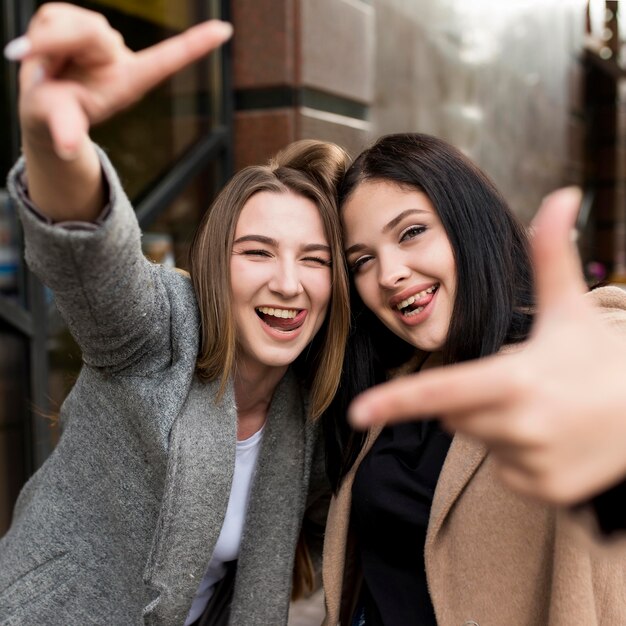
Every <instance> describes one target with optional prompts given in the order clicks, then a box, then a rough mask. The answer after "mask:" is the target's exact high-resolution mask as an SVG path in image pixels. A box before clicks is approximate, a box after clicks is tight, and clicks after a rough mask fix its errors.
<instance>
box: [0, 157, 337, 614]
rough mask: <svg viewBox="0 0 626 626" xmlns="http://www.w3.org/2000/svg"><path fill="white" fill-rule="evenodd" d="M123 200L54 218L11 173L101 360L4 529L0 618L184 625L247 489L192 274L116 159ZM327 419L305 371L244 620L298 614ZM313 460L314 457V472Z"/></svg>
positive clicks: (283, 414)
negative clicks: (145, 214) (151, 248)
mask: <svg viewBox="0 0 626 626" xmlns="http://www.w3.org/2000/svg"><path fill="white" fill-rule="evenodd" d="M102 161H103V168H104V172H105V176H106V178H107V180H108V181H109V186H110V192H111V204H110V212H109V213H108V215H107V216H106V218H105V219H104V220H103V221H102V223H101V224H100V226H99V227H97V228H94V229H93V230H84V229H82V230H81V229H71V228H60V227H59V226H52V225H49V224H46V223H45V221H44V220H42V219H41V218H40V217H38V216H37V215H36V214H35V213H34V212H33V211H31V210H29V208H28V207H27V206H25V202H24V199H25V198H24V192H23V189H22V188H21V186H20V180H21V178H20V177H21V173H22V171H23V164H22V163H18V165H17V166H16V167H15V168H14V170H13V172H12V173H11V175H10V177H9V190H10V192H11V193H12V195H13V197H14V198H15V199H16V200H17V203H18V205H19V210H20V213H21V218H22V223H23V227H24V232H25V237H26V258H27V261H28V263H29V265H30V267H31V268H32V269H33V271H35V272H36V273H37V274H38V275H39V276H40V277H41V279H42V280H43V281H44V282H45V283H46V284H47V285H48V286H49V287H50V288H51V289H52V290H53V292H54V294H55V298H56V302H57V305H58V307H59V310H60V311H61V313H62V314H63V316H64V317H65V319H66V321H67V323H68V325H69V328H70V330H71V332H72V334H73V336H74V337H75V338H76V340H77V341H78V343H79V345H80V346H81V349H82V353H83V361H84V364H83V368H82V371H81V374H80V376H79V378H78V380H77V382H76V384H75V385H74V387H73V389H72V391H71V392H70V394H69V396H68V398H67V399H66V401H65V403H64V405H63V407H62V409H61V420H62V428H63V432H62V436H61V438H60V441H59V444H58V446H57V447H56V449H55V450H54V452H53V453H52V455H51V456H50V458H49V459H48V460H47V461H46V463H45V464H44V465H43V467H42V468H41V469H40V470H39V471H38V472H37V473H36V474H35V475H34V476H33V477H32V478H31V479H30V481H29V482H28V483H27V484H26V486H25V487H24V489H23V491H22V493H21V495H20V497H19V499H18V502H17V505H16V507H15V512H14V517H13V522H12V525H11V528H10V530H9V531H8V533H7V534H6V535H5V536H4V537H3V538H2V540H1V541H0V624H2V625H4V626H8V625H11V626H13V625H18V624H19V625H20V626H22V625H24V626H29V625H37V626H40V625H42V624H45V625H46V626H53V625H56V624H58V625H59V626H61V625H62V626H72V625H80V626H83V625H85V624H107V625H114V626H126V625H132V624H151V625H164V626H165V625H167V626H170V625H174V624H182V623H183V622H184V620H185V618H186V616H187V613H188V611H189V608H190V606H191V602H192V599H193V597H194V594H195V592H196V590H197V587H198V585H199V583H200V581H201V579H202V576H203V574H204V572H205V568H206V566H207V564H208V562H209V560H210V558H211V554H212V552H213V549H214V546H215V543H216V541H217V538H218V535H219V533H220V530H221V527H222V522H223V519H224V514H225V512H226V505H227V503H228V498H229V494H230V486H231V481H232V477H233V469H234V462H235V442H236V421H237V413H236V407H235V402H234V396H233V391H232V388H231V389H229V390H228V392H227V393H226V395H225V397H224V399H223V401H222V402H216V400H215V391H216V384H214V383H208V384H204V383H202V382H200V381H199V380H198V379H197V377H196V376H194V368H195V361H196V356H197V353H198V341H199V334H198V327H199V318H198V309H197V305H196V301H195V297H194V292H193V289H192V287H191V283H190V282H189V280H188V279H187V278H185V277H184V276H181V275H179V274H178V273H176V272H173V271H169V270H167V269H165V268H163V267H161V266H157V265H153V264H151V263H149V262H148V261H146V259H145V258H144V257H143V256H142V254H141V249H140V232H139V227H138V225H137V221H136V219H135V215H134V212H133V210H132V208H131V206H130V204H129V202H128V199H127V198H126V196H125V195H124V192H123V190H122V188H121V186H120V183H119V181H118V179H117V176H116V174H115V172H114V170H113V168H112V166H111V165H110V163H109V162H108V160H107V159H106V157H104V156H102ZM316 431H317V429H316V427H315V425H314V424H312V423H311V422H310V421H308V420H307V419H306V399H305V395H304V393H303V391H302V389H301V388H300V385H299V384H298V382H297V381H296V379H295V376H294V375H293V374H292V373H290V372H288V373H287V375H286V376H285V377H284V378H283V380H282V381H281V383H280V384H279V387H278V388H277V390H276V392H275V394H274V397H273V400H272V404H271V407H270V411H269V415H268V419H267V423H266V427H265V432H264V435H263V442H262V447H261V451H260V455H259V461H258V467H257V472H256V476H255V478H254V484H253V488H252V493H251V498H250V503H249V509H248V518H247V521H246V524H245V528H244V534H243V538H242V544H241V552H240V557H239V560H238V567H237V575H236V581H235V589H234V598H233V604H232V610H231V619H230V623H231V624H241V625H246V626H254V625H258V626H273V625H279V624H285V623H286V622H287V613H288V606H289V597H290V592H291V585H292V571H293V562H294V550H295V545H296V542H297V538H298V535H299V532H300V529H301V525H302V519H303V516H304V515H305V510H307V511H308V512H310V513H311V515H310V524H309V523H307V528H311V529H319V526H320V525H321V524H322V523H323V520H324V517H325V506H324V503H325V501H326V497H327V490H326V484H325V480H324V472H323V464H322V462H321V454H319V449H318V446H317V440H318V437H317V432H316ZM312 468H313V469H312Z"/></svg>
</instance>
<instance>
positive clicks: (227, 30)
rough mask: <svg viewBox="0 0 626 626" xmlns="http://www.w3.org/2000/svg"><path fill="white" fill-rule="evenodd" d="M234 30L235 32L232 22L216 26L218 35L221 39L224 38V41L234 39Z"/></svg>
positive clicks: (220, 22) (219, 22)
mask: <svg viewBox="0 0 626 626" xmlns="http://www.w3.org/2000/svg"><path fill="white" fill-rule="evenodd" d="M233 30H234V29H233V25H232V24H231V23H230V22H222V21H218V22H217V23H216V24H215V32H216V34H217V35H219V36H220V37H221V38H223V39H224V41H226V40H227V39H230V38H231V37H232V35H233Z"/></svg>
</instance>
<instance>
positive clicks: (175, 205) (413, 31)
mask: <svg viewBox="0 0 626 626" xmlns="http://www.w3.org/2000/svg"><path fill="white" fill-rule="evenodd" d="M41 4H42V3H41V2H36V1H33V0H1V5H0V6H1V13H0V32H1V33H2V43H3V45H4V43H6V42H7V41H9V40H11V39H13V38H14V37H17V36H18V35H20V34H22V33H23V32H24V30H25V28H26V25H27V23H28V20H29V18H30V16H31V15H32V14H33V12H34V11H35V10H36V9H37V7H38V6H39V5H41ZM74 4H78V5H81V6H85V7H87V8H90V9H95V10H97V11H100V12H102V13H104V14H105V15H106V16H107V18H108V19H109V21H110V22H111V24H112V25H113V26H114V27H115V28H117V29H119V30H120V31H121V32H122V34H123V35H124V37H125V40H126V42H127V44H128V45H129V46H130V47H131V48H133V49H140V48H143V47H146V46H148V45H150V44H152V43H155V42H157V41H159V40H161V39H163V38H165V37H167V36H170V35H172V34H174V33H177V32H180V31H181V30H184V29H185V28H187V27H188V26H191V25H192V24H194V23H196V22H198V21H199V20H203V19H207V18H209V17H220V18H222V19H226V20H230V21H232V22H233V24H234V26H235V36H234V39H233V41H232V43H230V44H229V45H228V46H227V47H226V48H224V49H223V51H221V52H220V53H217V54H214V55H213V56H211V57H210V58H208V59H206V60H204V61H201V62H199V63H197V64H196V65H194V66H193V67H191V68H189V69H188V70H186V71H184V72H181V73H180V74H178V75H176V76H175V77H174V78H172V79H171V80H169V81H167V82H166V83H164V84H163V85H162V86H160V87H159V88H158V89H156V90H155V91H154V92H152V93H151V94H149V95H148V96H147V97H146V98H145V99H144V100H143V101H142V102H141V103H139V104H138V105H136V106H135V107H134V108H133V109H132V110H130V111H128V112H126V113H124V114H122V115H120V116H118V117H117V118H116V119H115V120H113V121H111V122H109V123H107V124H105V125H103V126H101V127H98V128H97V129H96V130H95V132H94V133H93V136H94V139H95V140H96V141H97V142H98V143H100V144H101V145H102V146H103V147H104V148H105V150H107V152H108V153H109V154H110V156H111V158H112V160H113V162H114V164H115V165H116V166H117V168H118V170H119V172H120V174H121V177H122V180H123V181H124V184H125V186H126V189H127V190H128V192H129V195H130V196H131V198H132V199H133V200H134V203H135V206H136V210H137V214H138V217H139V220H140V223H141V225H142V227H143V229H144V232H145V233H146V236H145V237H144V246H145V253H146V255H147V256H148V257H150V258H151V259H153V260H154V261H156V262H162V263H168V264H171V265H177V266H179V267H185V266H186V253H187V248H188V244H189V242H190V238H191V234H192V233H193V231H194V228H195V226H196V224H197V223H198V221H199V220H200V218H201V216H202V214H203V213H204V211H206V210H207V208H208V206H209V204H210V202H211V199H212V198H213V197H214V196H215V194H216V192H217V191H218V190H219V189H220V187H221V186H222V185H223V184H224V182H225V180H226V179H227V178H228V177H229V176H230V175H231V174H232V173H233V172H234V171H236V170H237V169H239V168H241V167H243V166H245V165H248V164H252V163H259V162H263V161H265V160H266V159H267V157H268V156H270V155H271V154H272V153H274V152H275V151H276V150H278V149H279V148H281V147H283V146H285V145H286V144H287V143H289V142H291V141H293V140H296V139H302V138H319V139H325V140H331V141H335V142H337V143H339V144H342V145H343V146H344V147H346V148H347V149H348V150H349V151H350V152H351V153H352V154H353V155H356V154H357V153H358V151H360V150H361V149H362V148H363V147H365V146H366V145H368V143H370V142H371V141H372V139H373V138H375V137H377V136H378V135H380V134H384V133H390V132H397V131H421V132H427V133H431V134H435V135H438V136H440V137H442V138H444V139H447V140H448V141H450V142H452V143H453V144H455V145H457V146H458V147H460V148H461V149H462V150H463V151H464V152H466V153H467V154H468V155H469V156H470V157H471V158H473V159H474V160H475V161H476V162H477V163H478V164H479V165H480V166H481V167H482V168H483V169H484V170H485V171H486V172H487V173H488V174H489V175H490V176H491V177H492V178H493V179H494V181H495V182H496V184H497V185H498V186H499V188H500V189H501V191H502V192H503V193H504V195H505V197H506V198H507V199H508V200H509V201H510V203H511V205H512V207H513V209H514V210H515V212H516V213H517V214H518V215H520V216H521V217H522V219H524V221H526V222H528V221H529V220H530V218H531V217H532V215H533V213H534V211H535V210H536V208H537V207H538V205H539V203H540V200H541V198H542V197H543V196H544V195H545V194H546V193H548V192H549V191H551V190H553V189H555V188H556V187H559V186H563V185H569V184H577V185H580V186H581V187H582V188H583V189H584V191H585V202H584V204H583V208H582V210H581V216H580V220H579V227H580V229H581V233H582V234H581V237H580V240H579V244H580V250H581V255H582V259H583V262H584V266H585V269H586V273H587V275H588V279H589V281H590V282H593V281H597V280H602V279H607V280H610V281H612V282H615V283H617V284H620V283H624V282H626V202H625V188H626V142H625V141H624V139H625V137H626V80H625V78H626V48H625V47H624V42H625V40H626V2H615V1H613V2H612V1H606V2H605V1H604V0H591V1H587V0H507V1H506V2H503V1H502V0H471V1H468V0H104V1H101V2H96V1H94V2H75V3H74ZM621 5H624V7H622V6H621ZM16 70H17V68H16V67H15V65H13V64H10V63H8V62H6V61H4V59H3V60H2V61H1V62H0V81H1V84H2V92H1V94H0V129H1V130H0V535H2V533H3V532H4V531H5V530H6V529H7V527H8V525H9V522H10V516H11V511H12V507H13V503H14V501H15V498H16V497H17V494H18V493H19V490H20V488H21V487H22V485H23V484H24V482H25V481H26V480H27V479H28V477H29V476H30V475H31V474H32V473H33V472H34V471H35V470H36V469H37V467H39V466H40V465H41V463H43V461H44V460H45V459H46V457H47V456H48V455H49V454H50V453H51V452H52V450H53V449H54V446H55V443H56V441H57V438H58V428H57V419H56V415H57V413H58V410H59V407H60V405H61V403H62V401H63V399H64V397H65V395H66V394H67V391H68V389H69V388H70V386H71V384H72V382H73V381H74V379H75V377H76V374H77V372H78V369H79V368H80V365H81V358H80V353H79V352H78V350H77V348H76V347H75V345H74V343H73V342H72V340H71V338H70V337H69V335H68V333H67V332H66V329H65V327H64V324H63V322H62V321H61V319H60V318H59V316H58V314H57V312H56V309H55V307H54V302H53V300H52V298H51V297H50V295H49V293H48V292H47V291H46V290H45V289H44V288H43V287H42V286H41V285H40V284H39V283H38V282H37V280H36V279H35V278H34V277H33V276H32V275H31V274H30V273H29V272H28V270H27V268H26V267H25V265H24V262H23V259H22V256H23V251H22V244H21V235H20V230H19V224H18V223H17V222H16V219H15V211H14V208H13V207H12V206H11V204H10V202H9V200H8V198H7V194H6V191H5V189H4V180H5V178H6V174H7V173H8V171H9V169H10V167H11V165H12V163H13V162H14V161H15V160H16V159H17V158H18V156H19V153H20V149H19V146H20V138H19V128H18V121H17V110H16V104H17V76H16Z"/></svg>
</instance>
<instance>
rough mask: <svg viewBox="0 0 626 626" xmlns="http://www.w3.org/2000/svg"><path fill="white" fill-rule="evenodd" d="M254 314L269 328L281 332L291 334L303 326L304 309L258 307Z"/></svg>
mask: <svg viewBox="0 0 626 626" xmlns="http://www.w3.org/2000/svg"><path fill="white" fill-rule="evenodd" d="M255 312H256V314H257V315H258V316H259V317H260V318H261V320H262V321H263V322H264V323H265V324H267V325H268V326H269V327H270V328H274V329H275V330H280V331H283V332H291V331H293V330H296V329H297V328H300V326H302V324H304V318H305V317H306V309H282V308H273V307H268V306H259V307H257V308H256V309H255Z"/></svg>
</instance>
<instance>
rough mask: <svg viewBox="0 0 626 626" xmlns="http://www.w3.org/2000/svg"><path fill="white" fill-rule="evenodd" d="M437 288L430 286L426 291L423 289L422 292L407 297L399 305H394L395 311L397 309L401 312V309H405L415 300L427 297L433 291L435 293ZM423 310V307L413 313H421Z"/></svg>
mask: <svg viewBox="0 0 626 626" xmlns="http://www.w3.org/2000/svg"><path fill="white" fill-rule="evenodd" d="M437 287H438V285H432V286H431V287H429V288H428V289H424V291H420V292H419V293H416V294H415V295H414V296H409V297H408V298H407V299H406V300H402V302H400V304H396V309H398V311H402V309H405V308H406V307H408V306H409V305H410V304H413V303H414V302H415V301H416V300H419V299H420V298H423V297H424V296H427V295H428V294H429V293H433V292H434V291H436V289H437ZM423 310H424V307H418V308H417V309H415V311H413V312H414V313H415V312H418V311H423Z"/></svg>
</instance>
